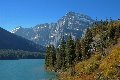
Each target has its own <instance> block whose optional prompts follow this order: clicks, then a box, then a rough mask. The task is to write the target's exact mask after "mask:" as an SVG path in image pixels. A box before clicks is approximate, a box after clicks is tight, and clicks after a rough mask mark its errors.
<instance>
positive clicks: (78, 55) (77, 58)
mask: <svg viewBox="0 0 120 80" xmlns="http://www.w3.org/2000/svg"><path fill="white" fill-rule="evenodd" d="M81 58H82V51H81V43H80V39H77V40H76V42H75V62H79V61H80V60H81Z"/></svg>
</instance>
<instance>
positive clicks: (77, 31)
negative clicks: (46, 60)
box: [11, 12, 94, 46]
mask: <svg viewBox="0 0 120 80" xmlns="http://www.w3.org/2000/svg"><path fill="white" fill-rule="evenodd" d="M93 22H94V20H93V19H92V18H91V17H89V16H87V15H84V14H79V13H75V12H68V13H67V14H66V15H65V16H63V17H62V18H61V19H59V20H58V21H57V22H56V23H50V24H48V23H45V24H39V25H36V26H34V27H31V28H22V27H17V28H15V29H14V30H12V31H11V33H14V34H16V35H19V36H22V37H24V38H26V39H28V40H31V41H33V42H35V43H37V44H40V45H44V46H46V45H47V44H49V43H51V44H54V45H56V46H58V42H59V40H60V38H61V36H62V35H63V34H64V35H65V38H67V37H68V35H69V34H72V37H73V38H74V39H75V38H77V37H80V36H82V34H83V32H84V31H85V29H86V28H87V27H88V26H89V25H91V24H92V23H93Z"/></svg>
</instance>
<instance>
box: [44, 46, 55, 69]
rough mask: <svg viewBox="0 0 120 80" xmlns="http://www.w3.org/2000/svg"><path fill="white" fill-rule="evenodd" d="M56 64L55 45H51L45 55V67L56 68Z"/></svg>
mask: <svg viewBox="0 0 120 80" xmlns="http://www.w3.org/2000/svg"><path fill="white" fill-rule="evenodd" d="M55 63H56V53H55V48H54V46H53V45H49V46H48V47H47V50H46V55H45V66H46V68H47V67H50V68H52V67H54V66H55Z"/></svg>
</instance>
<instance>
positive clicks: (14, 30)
mask: <svg viewBox="0 0 120 80" xmlns="http://www.w3.org/2000/svg"><path fill="white" fill-rule="evenodd" d="M21 28H22V27H21V26H18V27H16V28H15V29H13V30H12V31H11V33H15V32H17V30H19V29H21Z"/></svg>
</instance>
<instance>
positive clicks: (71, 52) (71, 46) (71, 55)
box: [66, 35, 75, 67]
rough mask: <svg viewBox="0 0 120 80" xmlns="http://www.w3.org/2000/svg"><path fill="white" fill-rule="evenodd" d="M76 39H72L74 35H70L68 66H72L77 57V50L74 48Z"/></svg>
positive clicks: (68, 41) (67, 47) (67, 46)
mask: <svg viewBox="0 0 120 80" xmlns="http://www.w3.org/2000/svg"><path fill="white" fill-rule="evenodd" d="M74 48H75V47H74V41H73V39H72V36H71V35H70V36H69V38H68V40H67V42H66V62H67V67H71V66H72V64H73V63H74V58H75V50H74Z"/></svg>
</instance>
